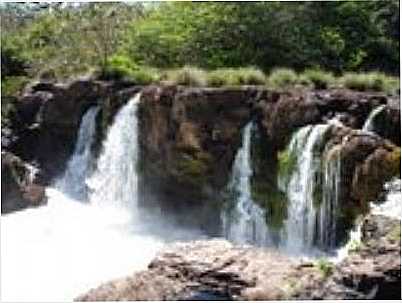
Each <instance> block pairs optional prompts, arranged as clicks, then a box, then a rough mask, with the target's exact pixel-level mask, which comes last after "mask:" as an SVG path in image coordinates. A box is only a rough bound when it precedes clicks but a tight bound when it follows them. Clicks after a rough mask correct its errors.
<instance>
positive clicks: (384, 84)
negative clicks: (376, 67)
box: [340, 72, 398, 92]
mask: <svg viewBox="0 0 402 303" xmlns="http://www.w3.org/2000/svg"><path fill="white" fill-rule="evenodd" d="M340 81H341V84H342V85H343V86H345V87H347V88H350V89H354V90H359V91H385V92H386V91H390V90H391V89H395V88H396V87H397V85H398V84H397V82H398V81H396V80H395V78H393V77H389V76H387V75H385V74H383V73H380V72H370V73H365V74H358V73H347V74H345V75H344V76H343V77H342V78H341V79H340Z"/></svg>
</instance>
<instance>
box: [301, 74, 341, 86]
mask: <svg viewBox="0 0 402 303" xmlns="http://www.w3.org/2000/svg"><path fill="white" fill-rule="evenodd" d="M301 77H302V79H303V78H305V79H306V80H307V81H308V82H310V83H311V84H312V85H313V86H314V88H316V89H327V88H328V87H329V86H330V85H332V84H334V83H335V77H334V75H333V74H332V73H329V72H325V71H322V70H318V69H308V70H306V71H304V73H303V74H302V75H301ZM299 81H300V78H299ZM301 84H302V83H301Z"/></svg>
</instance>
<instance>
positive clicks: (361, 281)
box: [295, 215, 401, 300]
mask: <svg viewBox="0 0 402 303" xmlns="http://www.w3.org/2000/svg"><path fill="white" fill-rule="evenodd" d="M400 230H401V223H400V220H394V219H390V218H387V217H384V216H381V215H369V216H367V217H366V218H365V219H364V223H363V225H362V244H361V247H359V248H358V249H356V250H354V251H353V252H351V253H350V255H349V256H348V257H347V258H346V259H345V260H343V261H342V262H341V263H339V264H338V265H336V267H335V269H334V272H333V274H332V275H331V276H330V277H329V278H328V279H326V280H321V281H314V280H311V281H310V282H309V283H308V284H307V285H305V286H304V287H305V288H304V289H302V290H300V292H299V293H297V294H296V295H295V296H296V298H297V299H301V300H303V299H312V298H313V299H333V300H342V299H349V300H350V299H372V300H386V299H394V300H397V299H400V298H401V255H400V254H401V236H400Z"/></svg>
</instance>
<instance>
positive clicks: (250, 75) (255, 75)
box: [207, 67, 266, 87]
mask: <svg viewBox="0 0 402 303" xmlns="http://www.w3.org/2000/svg"><path fill="white" fill-rule="evenodd" d="M207 82H208V85H209V86H218V87H219V86H238V85H264V84H265V83H266V76H265V74H264V73H263V72H262V71H261V70H260V69H257V68H254V67H243V68H237V69H235V68H223V69H217V70H214V71H211V72H209V73H208V75H207Z"/></svg>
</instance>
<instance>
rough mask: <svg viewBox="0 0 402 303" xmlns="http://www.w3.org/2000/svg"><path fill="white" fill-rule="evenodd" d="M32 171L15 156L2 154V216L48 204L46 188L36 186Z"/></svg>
mask: <svg viewBox="0 0 402 303" xmlns="http://www.w3.org/2000/svg"><path fill="white" fill-rule="evenodd" d="M32 169H33V168H31V167H30V166H29V165H28V164H27V163H24V162H23V161H22V160H21V159H20V158H18V157H16V156H15V155H13V154H11V153H8V152H2V153H1V175H2V178H1V212H2V214H6V213H9V212H12V211H16V210H19V209H23V208H26V207H32V206H39V205H42V204H44V203H46V196H45V188H44V187H43V186H40V185H38V184H35V176H34V173H33V171H32Z"/></svg>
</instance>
